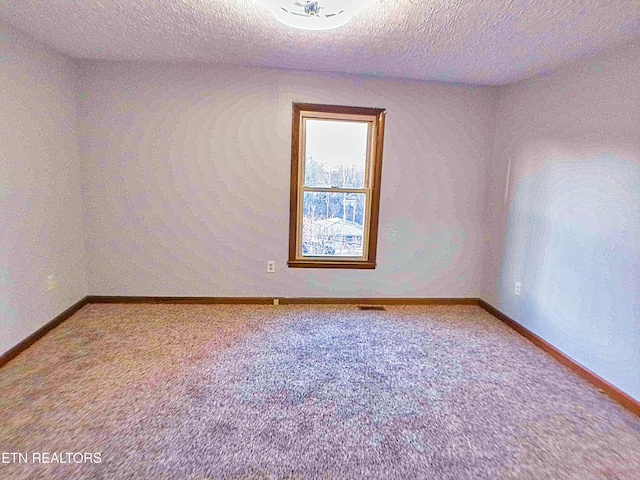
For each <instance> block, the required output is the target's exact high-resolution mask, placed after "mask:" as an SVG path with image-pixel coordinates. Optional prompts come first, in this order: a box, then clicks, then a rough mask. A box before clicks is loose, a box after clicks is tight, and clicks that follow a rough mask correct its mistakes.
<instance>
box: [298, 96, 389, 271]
mask: <svg viewBox="0 0 640 480" xmlns="http://www.w3.org/2000/svg"><path fill="white" fill-rule="evenodd" d="M292 110H293V111H292V122H291V179H290V181H291V196H290V210H289V261H288V262H287V265H288V266H289V267H293V268H350V269H374V268H376V253H377V246H378V216H379V211H380V185H381V180H382V150H383V146H384V121H385V113H386V111H385V109H383V108H366V107H347V106H340V105H322V104H314V103H293V109H292ZM305 118H312V119H313V118H321V119H335V120H345V121H348V120H357V121H366V122H370V125H371V126H370V127H369V135H370V138H369V146H368V149H367V158H368V159H367V163H368V165H367V167H368V168H367V171H366V174H365V185H364V187H365V188H364V189H357V190H367V192H366V193H367V197H366V208H365V214H364V215H365V218H364V235H363V240H362V242H363V257H362V258H356V257H343V258H341V257H338V256H335V257H327V256H322V257H320V256H318V257H313V256H305V257H304V258H303V257H302V255H301V251H302V245H301V238H302V233H301V232H302V219H301V215H302V192H303V189H304V188H305V187H304V178H303V177H302V172H303V171H304V165H303V162H304V161H305V158H304V155H301V153H303V152H302V149H303V142H304V138H303V135H302V134H303V128H302V127H303V121H304V119H305ZM323 190H326V191H328V192H331V191H334V189H332V188H327V189H323ZM337 190H345V189H337ZM367 226H368V228H367ZM364 252H366V254H364Z"/></svg>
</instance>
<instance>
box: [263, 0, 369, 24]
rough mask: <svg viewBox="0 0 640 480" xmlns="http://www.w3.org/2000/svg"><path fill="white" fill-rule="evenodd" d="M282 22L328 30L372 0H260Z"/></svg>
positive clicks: (362, 8) (346, 19)
mask: <svg viewBox="0 0 640 480" xmlns="http://www.w3.org/2000/svg"><path fill="white" fill-rule="evenodd" d="M261 1H262V3H264V4H265V5H266V6H267V7H269V10H271V13H273V15H274V16H275V17H276V18H277V19H278V20H279V21H281V22H282V23H284V24H285V25H288V26H290V27H294V28H300V29H303V30H329V29H332V28H337V27H340V26H342V25H344V24H345V23H347V22H348V21H349V20H350V19H351V18H353V16H354V15H357V14H358V13H360V12H361V11H362V10H364V9H365V8H366V7H367V6H368V5H370V4H371V3H372V1H373V0H312V1H309V0H261Z"/></svg>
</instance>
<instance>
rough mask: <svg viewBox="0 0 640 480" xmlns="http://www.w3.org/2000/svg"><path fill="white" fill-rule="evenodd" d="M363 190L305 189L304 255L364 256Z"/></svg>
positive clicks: (364, 199) (303, 220)
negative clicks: (346, 191) (345, 191)
mask: <svg viewBox="0 0 640 480" xmlns="http://www.w3.org/2000/svg"><path fill="white" fill-rule="evenodd" d="M365 202H366V195H365V194H364V193H333V192H304V197H303V212H302V213H303V218H302V255H303V256H342V257H360V256H362V253H363V251H362V245H363V243H362V242H363V236H364V228H363V225H364V216H365V215H364V214H365Z"/></svg>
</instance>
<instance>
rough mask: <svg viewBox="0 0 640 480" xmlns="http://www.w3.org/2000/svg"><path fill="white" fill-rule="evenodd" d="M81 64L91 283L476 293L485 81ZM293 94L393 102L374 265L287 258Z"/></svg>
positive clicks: (150, 291) (250, 290)
mask: <svg viewBox="0 0 640 480" xmlns="http://www.w3.org/2000/svg"><path fill="white" fill-rule="evenodd" d="M82 67H83V68H82V75H81V101H80V103H81V107H80V111H81V117H80V118H81V139H82V155H83V159H84V165H85V168H84V172H83V175H84V176H83V184H84V185H85V187H86V204H85V228H86V231H87V234H88V252H89V268H88V277H89V285H90V287H89V290H90V293H92V294H101V295H187V296H286V297H295V296H318V297H322V296H330V297H349V296H376V297H393V296H403V297H476V296H478V295H479V293H480V282H481V274H482V272H481V268H482V256H483V248H484V244H483V233H484V222H483V201H484V198H485V183H486V182H485V181H484V179H485V178H486V170H487V167H488V163H489V155H490V151H491V138H492V132H493V130H492V128H493V124H494V113H495V93H496V91H495V89H494V88H474V87H470V86H460V87H458V86H452V85H444V84H436V83H431V84H430V83H418V82H402V81H389V80H387V81H382V80H377V79H364V78H360V77H345V76H337V75H333V76H331V75H317V74H309V73H295V72H286V71H275V70H265V69H256V68H239V67H214V66H205V65H197V64H191V65H184V64H183V65H151V64H142V63H106V62H83V63H82ZM293 101H304V102H318V103H328V104H345V105H357V106H371V107H383V108H386V109H387V112H388V113H387V124H386V136H385V150H384V160H383V162H384V163H383V174H382V196H381V210H380V235H379V248H378V268H377V269H376V270H374V271H363V270H359V271H345V270H326V269H289V268H287V266H286V260H287V251H288V250H287V249H288V219H289V171H290V136H291V103H292V102H293ZM267 260H275V261H276V262H277V272H276V273H275V274H267V273H266V271H265V270H266V269H265V263H266V261H267Z"/></svg>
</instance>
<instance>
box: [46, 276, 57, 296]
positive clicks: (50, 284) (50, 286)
mask: <svg viewBox="0 0 640 480" xmlns="http://www.w3.org/2000/svg"><path fill="white" fill-rule="evenodd" d="M56 290H58V282H56V277H55V276H53V275H49V276H48V277H47V292H55V291H56Z"/></svg>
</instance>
